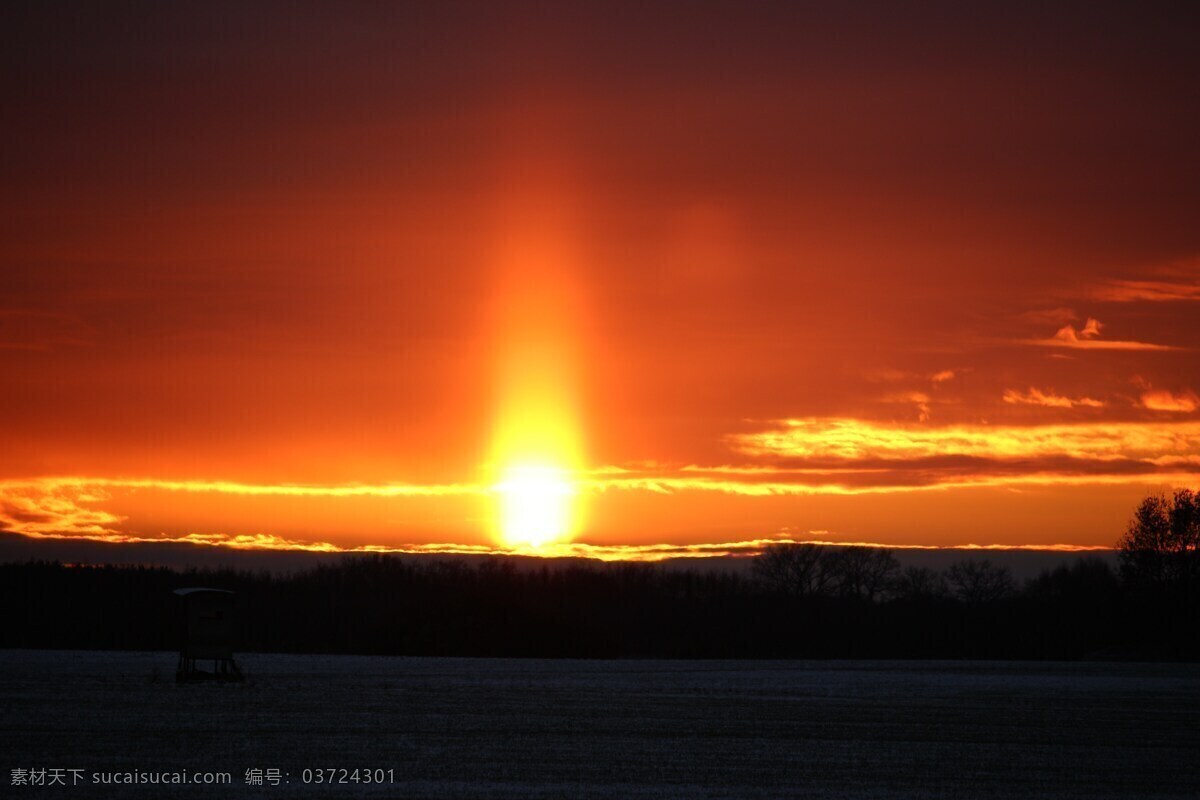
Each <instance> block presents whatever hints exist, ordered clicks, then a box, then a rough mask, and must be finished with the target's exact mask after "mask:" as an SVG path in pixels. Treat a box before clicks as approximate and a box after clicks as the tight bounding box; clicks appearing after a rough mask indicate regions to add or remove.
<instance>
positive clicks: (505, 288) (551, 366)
mask: <svg viewBox="0 0 1200 800" xmlns="http://www.w3.org/2000/svg"><path fill="white" fill-rule="evenodd" d="M554 199H555V198H554V197H552V196H543V197H541V198H539V200H537V201H530V200H529V199H528V197H526V198H523V200H522V201H520V202H514V203H510V204H509V205H508V206H507V208H506V214H505V223H506V224H505V226H504V230H503V233H502V235H501V237H500V239H501V248H500V252H499V257H498V259H497V261H498V272H499V291H498V292H497V294H496V297H497V302H498V307H497V310H496V325H497V336H496V338H495V342H496V346H497V349H496V354H495V359H496V368H497V372H496V382H497V384H496V385H497V411H496V420H495V425H494V429H493V436H492V447H491V459H490V461H491V470H492V473H493V474H492V486H493V487H494V500H495V503H496V513H495V515H494V519H495V522H494V525H495V529H494V531H493V533H494V535H495V536H496V538H497V539H498V540H499V541H500V542H501V543H503V544H505V545H506V546H509V547H513V548H535V549H536V548H538V547H542V546H544V545H547V544H551V543H553V542H559V541H565V540H568V539H570V538H571V537H572V536H573V535H574V534H576V533H577V532H578V528H579V525H580V522H581V519H580V508H579V506H580V502H579V501H580V498H579V497H578V492H577V491H576V486H575V475H576V473H577V471H578V470H579V469H580V467H581V466H582V464H583V443H582V435H581V432H580V431H581V428H580V416H579V411H578V409H579V397H578V376H579V368H578V351H577V347H576V344H575V343H576V337H577V334H578V330H577V324H578V320H579V312H580V309H579V305H580V304H579V302H578V298H577V292H578V290H577V282H576V279H575V277H574V275H573V274H572V271H573V261H574V259H573V257H572V254H571V253H570V251H569V247H568V246H567V239H568V237H567V236H566V235H565V231H564V228H565V225H564V223H563V219H562V212H561V204H560V203H555V202H552V201H553V200H554Z"/></svg>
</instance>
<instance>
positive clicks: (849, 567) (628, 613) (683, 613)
mask: <svg viewBox="0 0 1200 800" xmlns="http://www.w3.org/2000/svg"><path fill="white" fill-rule="evenodd" d="M181 586H213V587H220V588H225V589H231V590H233V591H235V592H237V597H236V610H237V625H238V631H239V636H238V641H237V647H238V649H239V650H240V651H242V652H290V653H360V654H387V655H414V656H418V655H419V656H519V657H580V658H583V657H588V658H609V657H631V658H642V657H645V658H650V657H655V658H782V657H787V658H1000V659H1080V658H1119V659H1147V660H1152V659H1187V660H1195V659H1197V658H1198V657H1200V497H1198V496H1197V495H1195V494H1193V493H1192V492H1188V491H1182V492H1178V493H1176V494H1175V496H1174V497H1172V498H1163V497H1151V498H1147V499H1146V500H1144V501H1143V502H1142V504H1141V505H1140V506H1139V507H1138V509H1137V511H1136V512H1135V515H1134V518H1133V520H1132V521H1131V523H1130V526H1129V529H1128V531H1127V532H1126V534H1125V536H1124V537H1122V539H1121V541H1120V543H1119V559H1118V567H1117V568H1113V567H1112V566H1110V565H1109V563H1108V562H1106V561H1104V560H1103V559H1099V558H1095V557H1090V558H1086V557H1085V558H1080V559H1078V560H1076V561H1075V562H1074V563H1073V564H1070V565H1064V566H1061V567H1058V568H1056V569H1053V570H1048V571H1045V572H1043V573H1042V574H1041V575H1039V576H1038V577H1036V578H1033V579H1031V580H1028V581H1025V582H1024V583H1023V584H1021V585H1018V582H1017V581H1016V580H1015V579H1014V577H1013V575H1012V573H1011V572H1010V571H1009V570H1008V569H1007V568H1005V567H1002V566H999V565H997V564H995V563H993V562H991V561H988V560H986V559H964V560H962V561H959V562H957V563H955V564H952V565H951V566H950V567H949V568H948V569H946V570H944V571H939V570H934V569H930V568H927V567H913V566H910V567H907V568H901V566H900V564H899V562H898V561H897V560H896V557H895V555H894V554H893V553H892V552H891V551H889V550H886V549H879V548H866V547H833V546H820V545H807V544H799V545H793V544H786V545H784V544H780V545H773V546H771V547H768V548H767V549H766V550H765V552H763V553H762V554H761V555H760V556H758V557H756V560H755V562H754V565H753V569H751V570H750V571H749V572H748V573H747V572H732V571H731V572H701V571H696V570H678V569H665V568H663V567H661V566H656V565H652V564H634V563H620V564H591V563H578V562H567V563H559V562H546V563H544V564H541V565H539V566H535V567H529V566H528V565H525V564H518V562H517V561H515V560H513V559H505V558H489V559H482V560H476V561H466V560H462V559H458V560H455V559H445V558H437V557H422V558H419V559H418V558H398V557H395V556H385V555H377V556H366V557H355V558H348V559H346V560H344V561H341V562H338V563H335V564H326V565H320V566H317V567H316V568H315V569H312V570H310V571H307V572H302V573H298V574H294V575H288V576H279V575H272V574H269V573H265V572H259V573H251V572H244V571H232V570H185V571H180V570H172V569H166V568H153V567H137V566H132V567H131V566H103V567H88V568H80V567H69V566H64V565H62V564H57V563H44V562H30V563H23V564H5V565H0V608H3V609H4V610H5V617H6V619H7V621H6V623H5V624H4V625H0V646H2V647H35V648H81V649H88V648H104V649H136V650H164V649H173V648H175V647H177V645H178V625H177V616H176V615H177V613H178V608H176V606H175V603H174V598H173V596H172V594H171V592H172V590H174V589H176V588H179V587H181Z"/></svg>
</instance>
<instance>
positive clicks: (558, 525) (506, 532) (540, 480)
mask: <svg viewBox="0 0 1200 800" xmlns="http://www.w3.org/2000/svg"><path fill="white" fill-rule="evenodd" d="M493 488H494V490H495V491H496V492H497V493H498V494H499V496H500V519H499V522H500V535H501V536H502V537H503V539H504V541H505V543H506V544H508V545H509V546H510V547H521V546H526V547H532V548H535V549H536V548H539V547H542V546H544V545H547V544H550V543H552V542H557V541H560V540H562V539H565V538H567V537H568V536H570V534H571V533H572V531H571V528H572V514H571V511H572V504H573V499H574V495H575V486H574V483H573V482H572V480H571V478H570V475H569V473H568V472H567V471H566V470H564V469H561V468H558V467H553V466H546V465H539V464H518V465H514V466H511V467H509V468H508V469H506V470H505V471H504V473H503V475H502V477H501V480H500V482H499V483H497V484H496V485H495V487H493Z"/></svg>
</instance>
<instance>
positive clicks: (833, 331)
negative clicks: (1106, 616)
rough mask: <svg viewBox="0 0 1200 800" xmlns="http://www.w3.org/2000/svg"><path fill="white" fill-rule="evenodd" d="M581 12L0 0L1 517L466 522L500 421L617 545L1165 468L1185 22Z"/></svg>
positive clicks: (1119, 506) (1094, 520) (899, 522)
mask: <svg viewBox="0 0 1200 800" xmlns="http://www.w3.org/2000/svg"><path fill="white" fill-rule="evenodd" d="M801 6H802V7H801ZM580 8H581V7H580V6H578V5H577V4H562V5H561V7H558V8H554V7H551V8H540V7H539V6H538V5H536V4H529V5H526V4H520V3H503V4H458V3H434V4H428V5H418V4H408V3H406V4H397V5H396V6H395V7H383V8H379V7H370V6H353V7H348V6H345V5H341V4H338V5H328V6H323V5H320V4H310V3H302V4H298V5H296V6H295V7H293V8H291V9H290V11H289V14H288V15H287V16H282V15H280V16H277V15H272V14H269V13H267V12H266V11H262V10H260V11H250V10H247V9H245V8H243V7H242V6H241V4H221V3H213V4H196V5H194V6H191V7H188V8H184V7H183V5H182V4H171V5H170V6H168V7H162V8H155V9H141V10H139V11H138V13H137V14H136V15H134V14H132V13H130V14H123V13H121V12H120V11H114V10H113V9H111V8H109V9H106V8H103V7H98V6H87V5H80V6H79V7H75V6H72V5H71V4H54V5H53V7H47V6H45V5H43V4H34V5H32V6H30V7H29V8H27V9H25V10H18V11H6V12H4V13H5V21H4V24H3V25H0V30H2V31H3V32H2V33H0V37H3V39H4V46H3V52H4V59H5V62H6V64H5V70H4V74H5V76H6V77H5V80H4V84H3V86H4V89H3V91H4V107H5V110H6V114H5V117H6V122H5V125H4V128H3V132H0V137H3V151H2V152H3V154H4V155H3V157H2V158H0V204H2V206H3V216H2V217H0V226H2V235H0V374H3V375H4V384H3V392H0V528H2V529H7V530H12V531H17V532H22V533H27V534H31V535H66V536H95V537H107V538H114V539H121V538H151V539H153V538H183V537H189V536H190V537H192V538H193V539H194V540H201V541H206V542H221V541H234V542H236V541H238V540H237V539H236V537H250V538H247V539H244V540H242V541H244V542H245V543H247V544H251V545H252V544H256V543H257V544H262V543H271V542H276V543H279V542H284V541H285V540H286V542H291V543H295V544H298V545H305V544H312V543H329V544H330V545H331V546H339V547H363V546H377V547H384V548H390V547H402V546H410V545H411V546H424V545H429V544H433V543H440V544H447V543H448V544H453V545H458V546H466V547H475V546H492V545H495V544H497V542H498V539H497V532H496V529H495V520H496V517H497V503H498V498H497V496H496V493H495V491H493V489H492V487H493V486H494V485H495V483H496V482H497V480H499V479H500V478H501V477H502V476H503V471H504V469H505V468H506V466H507V463H506V462H507V461H508V460H512V459H516V458H518V456H515V455H513V454H514V453H515V452H517V451H521V452H522V453H524V455H521V456H520V458H526V459H527V460H528V459H535V460H536V459H537V458H541V459H542V460H549V461H555V462H562V463H561V464H559V466H562V467H563V468H564V469H566V470H568V471H569V473H570V475H571V480H572V482H573V494H572V498H573V499H572V501H571V502H572V503H574V504H575V505H576V506H577V508H576V512H577V523H578V525H577V529H576V530H574V531H573V532H572V538H573V540H574V541H575V542H577V543H582V544H585V545H595V546H611V547H614V548H618V549H617V550H614V551H613V552H619V548H620V547H621V546H627V545H644V544H648V543H667V544H672V545H677V546H687V545H701V544H706V543H734V544H736V543H739V542H754V541H759V540H764V539H773V538H788V539H820V540H822V541H826V540H827V541H854V542H879V543H886V544H907V545H918V544H919V545H946V544H965V543H975V544H981V545H987V544H1041V545H1047V544H1074V545H1094V544H1100V545H1108V544H1111V543H1112V542H1113V541H1114V540H1115V539H1116V537H1117V536H1118V535H1119V533H1120V531H1121V530H1122V528H1123V526H1124V523H1125V521H1126V520H1127V518H1128V516H1129V513H1130V511H1131V510H1132V507H1133V506H1134V505H1135V504H1136V502H1137V500H1138V499H1139V498H1140V497H1141V496H1143V495H1144V494H1146V493H1148V492H1152V491H1160V490H1166V489H1169V488H1170V487H1173V486H1180V485H1185V484H1190V485H1193V486H1195V485H1196V484H1197V483H1200V477H1198V476H1200V396H1198V394H1197V392H1198V391H1200V355H1198V354H1200V350H1197V348H1200V314H1198V313H1197V312H1198V311H1200V225H1197V220H1198V219H1200V148H1197V147H1196V145H1195V142H1196V141H1200V113H1198V112H1197V110H1196V109H1197V104H1196V103H1195V76H1196V75H1197V74H1200V57H1198V56H1197V50H1196V48H1195V42H1194V32H1195V30H1196V24H1195V23H1196V21H1197V20H1196V18H1195V16H1193V17H1192V18H1191V19H1186V18H1183V17H1180V18H1172V17H1171V16H1170V15H1166V14H1151V13H1149V12H1142V11H1139V10H1137V9H1133V8H1131V7H1128V6H1114V7H1113V8H1111V9H1110V8H1107V7H1104V6H1095V7H1093V8H1090V9H1088V11H1087V14H1086V15H1083V16H1079V15H1075V14H1067V13H1059V12H1055V11H1052V10H1038V11H1016V10H1013V9H1009V8H1001V7H997V9H996V10H995V12H993V13H987V12H982V11H981V10H979V9H977V8H972V7H963V6H959V5H954V4H948V5H945V6H941V7H936V6H927V7H922V8H921V9H904V10H901V9H899V8H898V7H897V8H895V9H892V8H890V6H889V4H881V6H880V7H877V6H875V5H855V4H846V3H837V4H829V5H823V4H755V5H753V6H751V7H746V5H745V4H738V3H728V4H723V3H703V4H680V5H670V4H659V5H656V4H650V5H642V4H638V5H637V6H633V5H630V6H627V7H624V6H617V7H608V6H605V5H597V6H596V8H595V10H594V12H592V13H585V12H582V11H581V10H580ZM534 451H537V452H538V453H542V455H540V456H539V455H536V454H535V455H529V453H534ZM547 454H548V455H547Z"/></svg>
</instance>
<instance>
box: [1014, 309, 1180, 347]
mask: <svg viewBox="0 0 1200 800" xmlns="http://www.w3.org/2000/svg"><path fill="white" fill-rule="evenodd" d="M1103 327H1104V326H1103V324H1102V323H1101V322H1100V321H1099V320H1096V319H1093V318H1091V317H1089V318H1088V319H1087V322H1085V323H1084V326H1083V327H1082V328H1078V329H1077V328H1076V327H1075V326H1074V325H1071V324H1067V325H1064V326H1062V327H1061V328H1059V329H1058V331H1057V332H1056V333H1055V334H1054V335H1053V336H1051V337H1050V338H1048V339H1028V340H1026V342H1025V343H1026V344H1032V345H1037V346H1039V347H1063V348H1070V349H1076V350H1179V349H1180V348H1178V347H1175V346H1172V345H1165V344H1151V343H1150V342H1134V341H1121V340H1117V339H1111V340H1110V339H1101V338H1100V332H1101V330H1102V329H1103Z"/></svg>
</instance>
